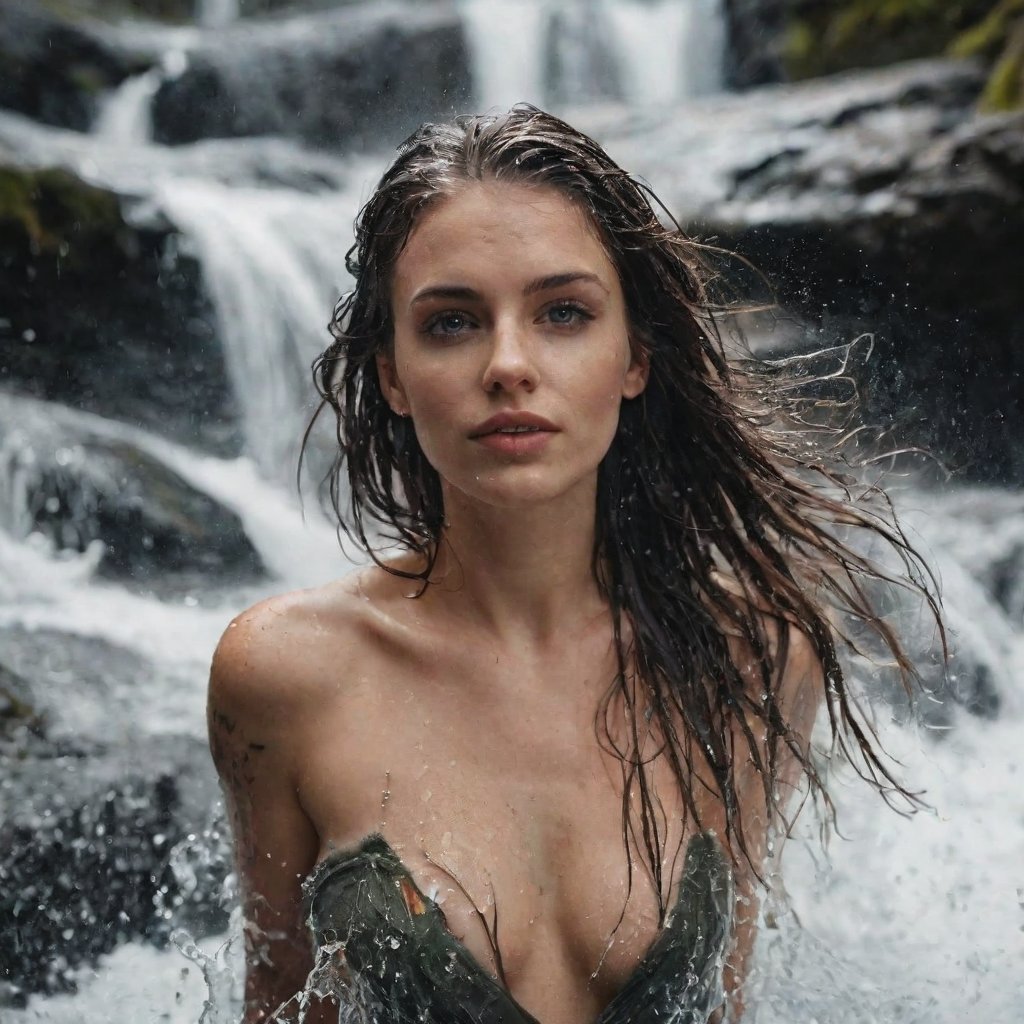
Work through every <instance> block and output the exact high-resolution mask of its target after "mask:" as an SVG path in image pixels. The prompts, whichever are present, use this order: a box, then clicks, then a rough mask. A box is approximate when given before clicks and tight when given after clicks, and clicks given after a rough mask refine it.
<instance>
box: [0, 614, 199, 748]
mask: <svg viewBox="0 0 1024 1024" xmlns="http://www.w3.org/2000/svg"><path fill="white" fill-rule="evenodd" d="M7 684H9V686H8V685H7ZM190 685H191V686H192V687H193V689H195V690H196V691H199V690H200V689H201V685H202V684H201V682H200V683H196V682H195V681H194V680H188V679H185V678H182V676H181V675H180V673H179V672H176V671H174V670H170V669H160V668H158V667H157V666H156V665H155V664H154V663H153V662H152V661H150V659H149V658H146V657H143V656H142V655H141V654H138V653H136V652H135V651H131V650H128V649H126V648H124V647H119V646H118V645H117V644H114V643H111V642H110V641H109V640H106V639H103V638H102V637H97V636H81V635H78V634H76V633H68V632H66V631H63V630H57V629H52V628H41V629H27V628H25V627H24V626H16V625H11V626H3V627H0V686H3V687H4V689H6V690H8V692H10V693H13V695H14V699H15V701H16V703H17V704H20V705H21V706H22V708H24V709H29V708H30V709H31V713H32V714H33V715H34V716H35V717H36V718H37V719H38V720H40V721H41V722H45V737H44V739H45V744H44V746H43V748H42V749H44V750H46V751H52V750H54V749H55V748H57V747H58V746H61V745H63V746H61V749H66V750H68V751H72V750H73V751H75V752H78V753H81V752H82V751H88V750H91V749H93V748H94V747H102V746H108V745H111V744H123V745H125V746H131V744H132V742H133V741H134V740H135V738H136V736H137V734H138V730H139V723H140V722H141V721H143V720H145V718H146V715H147V713H152V710H153V707H154V705H155V703H156V698H155V697H154V693H158V692H160V691H161V688H170V689H177V690H178V691H179V692H180V691H181V690H182V689H183V688H184V687H188V686H190ZM40 734H41V731H40ZM11 749H14V748H13V747H12V748H11ZM17 749H19V750H20V749H26V750H28V751H30V752H31V751H33V750H37V749H38V745H36V744H34V743H29V745H28V746H27V747H24V748H22V747H18V748H17Z"/></svg>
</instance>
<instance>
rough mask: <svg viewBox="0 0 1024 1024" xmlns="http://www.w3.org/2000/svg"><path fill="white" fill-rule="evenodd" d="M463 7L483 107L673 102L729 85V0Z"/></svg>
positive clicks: (543, 1) (478, 2)
mask: <svg viewBox="0 0 1024 1024" xmlns="http://www.w3.org/2000/svg"><path fill="white" fill-rule="evenodd" d="M460 9H461V11H462V17H463V23H464V25H465V31H466V37H467V39H468V40H469V46H470V52H471V54H472V62H473V77H474V83H475V89H476V102H477V106H478V107H479V108H480V109H481V110H487V109H490V108H491V107H498V108H505V107H508V106H510V105H511V104H512V103H515V102H517V101H519V100H526V101H527V102H530V103H536V104H537V105H539V106H549V105H560V104H586V103H588V102H594V101H600V100H602V99H605V100H609V99H611V100H615V99H617V100H625V101H626V102H628V103H632V104H647V103H672V102H677V101H679V100H684V99H687V98H689V97H692V96H699V95H704V94H707V93H711V92H715V91H717V90H718V89H720V88H722V79H723V74H722V67H723V61H724V52H725V22H724V17H723V14H722V9H721V0H572V2H568V3H555V2H554V0H461V3H460Z"/></svg>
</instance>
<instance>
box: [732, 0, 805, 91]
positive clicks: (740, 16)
mask: <svg viewBox="0 0 1024 1024" xmlns="http://www.w3.org/2000/svg"><path fill="white" fill-rule="evenodd" d="M792 6H793V5H792V0H725V2H724V10H725V20H726V25H727V26H728V38H729V44H728V47H727V49H726V67H725V74H726V81H727V82H728V83H729V84H730V85H731V86H732V87H733V88H736V89H748V88H750V87H751V86H755V85H766V84H768V83H770V82H783V81H786V79H787V78H788V77H789V76H788V74H787V72H786V68H785V63H784V60H783V54H784V44H785V35H784V34H785V30H786V27H787V25H788V24H789V20H790V17H791V12H790V8H791V7H792Z"/></svg>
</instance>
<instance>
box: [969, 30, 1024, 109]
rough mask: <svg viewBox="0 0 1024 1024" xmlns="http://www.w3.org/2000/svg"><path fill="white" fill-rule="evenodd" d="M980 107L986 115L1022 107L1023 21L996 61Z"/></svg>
mask: <svg viewBox="0 0 1024 1024" xmlns="http://www.w3.org/2000/svg"><path fill="white" fill-rule="evenodd" d="M980 105H981V109H982V110H984V111H986V112H988V113H994V112H996V111H1000V110H1019V109H1021V108H1022V107H1024V19H1022V20H1021V22H1020V24H1019V25H1018V26H1017V30H1016V32H1015V33H1014V35H1013V36H1012V37H1011V39H1010V42H1009V45H1007V47H1006V49H1005V51H1004V52H1003V54H1002V55H1001V56H1000V58H999V60H998V61H996V66H995V68H993V70H992V74H991V75H990V76H989V80H988V83H987V84H986V86H985V91H984V93H982V97H981V104H980Z"/></svg>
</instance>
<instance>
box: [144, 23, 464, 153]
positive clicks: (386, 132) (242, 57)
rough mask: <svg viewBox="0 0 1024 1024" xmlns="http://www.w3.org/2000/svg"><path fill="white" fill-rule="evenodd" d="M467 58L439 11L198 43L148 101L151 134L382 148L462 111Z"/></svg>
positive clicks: (240, 32)
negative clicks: (295, 140)
mask: <svg viewBox="0 0 1024 1024" xmlns="http://www.w3.org/2000/svg"><path fill="white" fill-rule="evenodd" d="M470 91H471V85H470V74H469V55H468V52H467V50H466V44H465V41H464V39H463V34H462V29H461V24H460V21H459V19H458V16H457V14H456V12H455V11H454V10H453V9H451V8H448V7H446V6H440V5H433V4H430V5H418V4H398V3H387V4H378V5H372V7H371V5H358V6H354V7H350V8H341V9H339V10H336V11H331V12H325V13H322V14H311V15H303V16H297V17H293V18H289V19H287V20H282V21H271V20H268V21H256V22H246V23H239V24H237V25H235V26H232V27H229V28H227V29H225V30H224V31H222V32H220V33H218V34H216V35H210V36H206V37H202V38H200V39H199V41H198V42H197V43H196V45H195V46H194V47H193V48H192V49H191V50H190V51H189V53H188V64H187V67H186V68H185V70H184V71H183V72H182V73H181V74H180V75H178V76H177V77H176V78H172V79H169V80H167V81H165V82H164V83H163V85H162V86H161V87H160V89H159V90H158V91H157V93H156V96H155V97H154V100H153V129H154V137H155V138H156V140H157V141H159V142H164V143H171V144H175V143H183V142H193V141H195V140H198V139H203V138H210V137H227V136H243V135H268V134H273V135H287V136H293V137H298V138H301V139H304V140H306V141H307V142H311V143H315V144H316V145H319V146H325V147H328V148H339V147H342V146H344V147H346V148H348V149H351V148H352V147H354V146H372V147H380V146H381V145H382V144H384V143H390V142H392V141H398V139H399V138H400V137H401V135H402V134H403V133H405V132H407V131H409V130H411V129H412V128H414V127H415V126H416V125H417V124H418V123H420V122H421V121H423V120H426V119H428V118H431V117H438V116H447V115H450V114H451V113H453V112H454V110H455V109H456V108H462V107H465V106H466V105H467V102H468V99H469V97H470Z"/></svg>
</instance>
